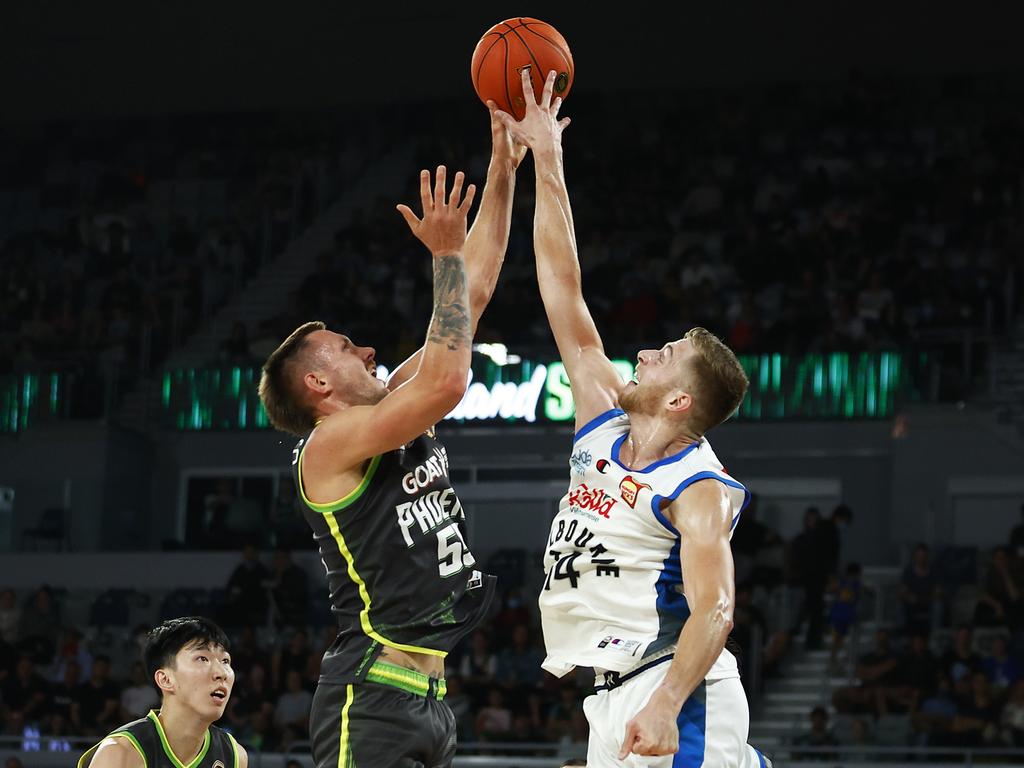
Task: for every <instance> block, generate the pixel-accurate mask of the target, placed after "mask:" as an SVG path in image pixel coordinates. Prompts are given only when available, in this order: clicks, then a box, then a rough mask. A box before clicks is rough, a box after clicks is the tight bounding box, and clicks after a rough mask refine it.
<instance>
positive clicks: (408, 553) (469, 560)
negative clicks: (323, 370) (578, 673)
mask: <svg viewBox="0 0 1024 768" xmlns="http://www.w3.org/2000/svg"><path fill="white" fill-rule="evenodd" d="M315 439H316V431H315V430H314V431H313V432H312V433H310V435H309V436H308V437H306V438H304V439H302V440H300V441H299V442H298V444H297V445H296V446H295V451H294V458H293V460H292V472H293V475H294V478H295V485H296V488H297V489H298V493H299V496H300V497H301V498H302V501H303V514H304V515H305V517H306V520H307V521H308V522H309V525H310V527H312V529H313V538H314V540H315V541H316V543H317V545H318V546H319V547H320V555H321V557H322V558H323V561H324V567H325V568H326V570H327V583H328V587H329V589H330V600H331V610H332V611H333V612H334V613H335V615H336V616H337V618H338V621H339V625H340V632H339V634H338V638H337V639H336V640H335V642H334V644H333V645H332V646H331V647H330V648H329V649H328V651H327V653H326V654H324V658H323V663H322V664H321V667H320V680H321V682H325V683H352V682H362V681H363V679H364V678H365V676H366V671H367V669H369V667H370V665H371V664H372V663H373V661H374V660H375V659H376V658H377V656H378V655H379V654H380V652H381V650H382V647H384V646H386V647H390V648H397V649H399V650H404V651H412V652H417V653H427V654H433V655H437V656H441V657H444V656H446V655H447V654H448V652H449V651H450V650H451V649H452V648H453V647H454V645H455V643H457V642H458V641H459V640H460V639H461V638H462V637H464V636H465V635H466V634H467V633H469V632H470V630H472V629H473V627H474V626H476V624H477V623H478V622H479V621H480V619H481V618H482V617H483V616H484V615H485V613H486V612H487V608H488V606H489V604H490V601H491V597H492V595H493V593H494V582H495V579H494V577H493V576H487V575H484V574H482V573H480V571H479V570H477V568H476V561H475V560H474V558H473V555H472V553H471V552H470V551H469V546H468V545H467V543H466V532H465V519H466V515H465V512H464V511H463V509H462V504H461V503H460V502H459V498H458V496H456V495H455V490H454V489H453V488H452V486H451V483H450V482H449V480H448V454H447V452H446V451H445V449H444V446H443V445H441V443H439V442H438V441H437V440H436V439H435V438H434V436H433V432H432V431H431V432H429V433H426V434H423V435H420V436H419V437H418V438H416V439H415V440H413V441H412V442H410V443H408V444H406V445H405V446H403V447H402V448H399V449H397V450H394V451H389V452H388V453H384V454H382V455H380V456H375V457H374V458H373V459H371V460H370V461H369V462H368V463H367V465H366V468H365V470H364V474H363V480H362V482H361V483H360V484H359V486H358V487H357V488H356V489H355V490H354V491H352V492H351V493H350V494H348V495H347V496H345V497H344V498H342V499H338V500H337V501H334V502H331V503H329V504H316V503H314V502H311V501H310V500H309V499H308V498H307V497H306V493H305V488H304V487H303V485H302V452H303V450H304V448H305V447H306V446H307V445H308V444H309V442H310V441H311V440H315Z"/></svg>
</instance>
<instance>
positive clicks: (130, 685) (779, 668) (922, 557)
mask: <svg viewBox="0 0 1024 768" xmlns="http://www.w3.org/2000/svg"><path fill="white" fill-rule="evenodd" d="M758 513H759V510H758V507H757V500H756V498H755V501H754V503H753V504H752V505H751V506H750V507H749V508H748V512H747V513H746V514H745V516H744V518H743V521H742V523H741V525H740V526H739V527H738V528H737V531H736V535H735V536H734V539H733V550H734V558H735V563H736V572H737V580H738V583H737V590H736V610H735V614H734V621H735V626H734V631H733V634H732V638H731V640H730V648H731V649H733V651H734V652H735V653H737V654H738V657H739V661H740V666H741V669H742V670H743V673H744V684H745V685H746V686H747V687H748V694H749V695H751V697H752V698H753V697H756V695H757V693H758V691H757V690H756V686H760V685H761V684H762V683H761V681H762V680H769V681H770V680H771V679H772V678H776V677H779V676H784V675H785V674H786V664H785V661H786V658H787V654H788V653H789V652H790V651H791V649H793V648H794V646H796V645H797V644H799V643H803V644H805V645H806V646H807V647H809V648H812V649H826V648H827V647H828V645H829V642H831V644H832V648H833V669H832V672H831V674H833V675H839V676H845V675H847V674H849V680H850V683H849V684H848V685H846V686H845V687H840V688H838V689H837V690H836V691H835V693H834V697H833V700H832V702H831V706H830V707H826V706H822V707H820V708H815V710H814V711H813V712H811V713H810V716H809V720H810V722H809V724H808V725H809V727H806V728H797V729H796V733H795V735H794V737H793V740H792V744H793V748H794V749H797V751H796V752H794V755H795V757H796V758H799V756H800V753H799V750H798V748H799V747H804V748H806V747H812V746H813V747H830V746H837V745H842V746H846V747H850V746H856V745H865V746H866V745H870V744H877V743H883V744H893V745H896V746H899V745H904V746H908V745H915V744H916V745H922V746H949V747H953V746H956V747H972V746H973V747H977V746H1024V653H1022V651H1024V610H1022V607H1024V567H1022V566H1021V559H1020V558H1021V553H1020V548H1021V544H1022V543H1024V523H1022V525H1021V526H1018V527H1017V528H1016V529H1015V530H1014V532H1013V534H1012V537H1011V541H1012V544H1013V546H1010V547H998V548H996V549H995V550H994V552H993V553H992V554H991V556H990V557H987V564H985V565H984V566H982V567H981V569H980V571H979V569H978V565H977V562H976V560H975V559H974V558H976V557H977V555H978V553H977V552H976V551H974V550H963V549H960V548H948V549H945V550H943V551H942V552H941V555H940V556H939V557H937V558H933V557H932V554H931V551H930V549H929V548H928V547H927V546H925V545H919V546H917V547H916V548H915V549H914V550H913V553H912V555H911V556H910V559H909V562H908V563H907V565H906V567H905V569H904V571H903V573H902V576H901V579H900V584H899V588H898V591H896V592H894V593H893V594H894V595H895V596H896V597H897V598H898V600H899V603H900V607H901V611H900V614H899V615H900V617H901V620H900V621H899V622H897V623H895V624H892V625H891V626H880V627H878V629H877V631H875V630H872V631H871V632H870V633H868V632H861V631H860V630H859V625H860V623H861V621H862V619H863V617H862V616H860V615H859V613H860V612H861V611H862V609H863V608H862V606H863V600H862V598H863V597H864V594H865V592H866V591H867V588H865V587H862V585H861V584H860V578H861V572H860V569H859V567H856V564H855V563H850V562H848V561H846V560H844V557H845V549H846V547H847V544H846V543H845V541H844V538H845V533H846V531H847V530H848V526H850V525H852V524H853V519H854V517H853V512H852V511H851V510H850V509H849V508H848V507H846V506H845V505H839V506H838V507H836V508H835V509H834V510H833V511H832V512H831V514H830V515H828V516H823V515H821V514H820V513H819V512H818V510H817V509H813V508H812V509H809V510H808V511H807V513H806V515H805V518H804V527H803V529H802V530H801V531H800V532H799V533H798V534H796V535H795V536H794V537H792V538H791V539H789V540H788V541H786V540H784V539H783V538H781V537H780V536H779V535H778V534H777V533H776V532H775V531H774V530H773V529H772V528H771V527H770V526H768V525H765V524H764V523H762V522H761V521H760V520H759V519H758ZM810 553H817V554H816V557H818V559H817V560H815V559H814V558H811V559H810V560H808V559H807V558H808V557H809V555H810ZM508 562H518V563H519V564H520V566H521V565H522V564H523V563H524V562H525V561H524V560H516V559H515V558H513V559H512V560H510V561H508ZM840 564H843V565H840ZM516 568H519V566H516ZM516 568H513V569H512V571H513V572H515V571H516ZM519 573H520V575H521V569H520V570H519ZM979 573H980V578H979V577H978V575H977V574H979ZM502 578H503V581H504V582H505V583H506V585H507V586H506V588H505V590H504V593H503V596H502V599H501V600H500V602H499V604H497V605H495V607H494V609H493V611H492V614H491V615H490V616H489V617H488V619H487V620H485V621H484V622H483V623H482V625H481V626H480V628H479V629H477V630H476V631H474V632H473V633H472V634H471V635H470V636H469V637H467V638H466V639H465V640H464V641H463V642H462V643H460V645H459V646H458V647H457V648H456V650H455V651H454V652H453V653H452V654H451V655H450V656H449V657H448V659H447V660H446V677H447V680H448V695H447V699H446V700H447V701H448V703H449V704H450V705H451V707H452V710H453V712H454V713H455V716H456V718H457V721H458V729H459V738H460V741H461V742H462V743H469V742H483V743H498V742H500V743H503V744H509V743H520V744H531V745H532V744H537V743H540V742H546V743H554V744H556V745H557V747H556V749H558V750H559V751H560V753H561V754H562V755H563V756H565V757H571V756H573V755H575V754H578V753H582V752H585V745H586V741H587V724H586V721H585V718H584V717H583V714H582V700H583V698H584V697H585V696H586V695H588V693H589V692H590V690H591V688H592V685H593V678H592V677H589V676H588V675H587V674H586V671H585V670H581V671H579V672H578V673H577V674H575V675H570V676H568V677H567V678H563V679H561V680H558V679H556V678H554V677H552V676H550V675H547V674H545V673H544V672H543V671H542V669H541V666H540V664H541V661H542V659H543V646H542V641H541V635H540V631H539V616H538V614H537V610H536V604H535V601H534V600H532V599H531V592H530V590H529V589H528V585H527V583H526V582H517V580H516V579H515V578H512V579H509V577H508V576H507V575H503V576H502ZM509 584H511V586H508V585H509ZM517 584H521V586H518V585H517ZM787 590H788V591H789V592H790V593H791V594H795V595H797V596H798V597H799V600H798V603H799V605H800V606H801V607H800V608H799V609H798V610H795V611H791V612H789V613H788V614H786V613H785V612H784V613H782V614H778V613H775V614H773V613H772V610H771V607H770V604H771V603H772V600H773V599H774V598H775V597H776V596H778V595H779V594H780V593H783V592H786V591H787ZM316 595H317V584H316V583H315V582H314V583H311V579H310V575H309V574H308V573H307V572H306V571H305V570H304V569H303V568H302V567H300V566H299V565H298V564H297V563H296V562H295V561H293V559H292V557H291V555H290V554H289V552H288V551H287V550H284V549H278V550H277V551H275V552H274V553H273V555H272V556H271V557H269V558H267V559H266V560H265V559H264V557H263V556H261V554H260V552H259V551H258V550H257V549H256V548H255V547H254V546H252V545H247V546H245V548H244V549H243V551H242V553H241V557H240V560H239V562H238V564H237V566H236V567H235V569H234V570H233V572H232V573H231V575H230V578H229V579H228V581H227V582H226V583H225V584H224V585H223V587H222V588H220V589H218V590H214V591H213V592H211V593H209V594H206V593H204V594H203V595H202V596H201V598H202V602H196V600H197V599H199V598H198V597H197V596H196V595H192V596H189V595H186V594H178V593H171V594H170V595H167V596H166V597H165V598H164V600H163V603H162V604H161V606H160V608H159V616H157V615H156V614H154V616H153V621H156V620H158V619H159V618H164V617H169V616H172V615H184V614H189V613H204V614H205V615H210V616H213V617H215V618H217V619H218V620H219V621H220V622H221V623H222V624H223V625H224V626H225V627H227V628H228V629H229V631H230V634H231V637H232V648H231V654H232V659H233V661H232V663H233V666H234V668H235V670H236V673H237V681H236V685H235V690H234V693H233V694H232V700H231V703H230V705H229V708H228V711H227V715H226V717H225V719H224V721H223V723H222V725H224V726H225V727H228V728H230V729H231V730H232V732H233V733H234V734H235V735H236V736H237V737H238V738H239V739H240V740H241V741H242V742H243V743H245V744H246V745H248V746H250V747H251V748H253V749H256V750H279V749H280V750H287V749H288V748H289V747H292V746H294V745H296V743H297V742H301V741H303V740H305V739H306V738H307V736H308V722H307V718H308V713H309V704H310V701H311V697H312V693H313V690H314V688H315V684H316V680H317V676H318V669H319V662H320V658H321V656H322V654H323V652H324V651H325V650H326V648H327V647H328V646H329V645H330V643H331V642H332V641H333V639H334V634H335V629H334V625H333V619H331V618H330V617H329V615H328V612H327V608H326V603H325V601H320V600H318V598H317V596H316ZM109 600H110V597H109V596H103V597H101V598H99V599H97V600H96V601H95V603H94V605H93V609H92V612H91V621H90V624H89V626H81V627H76V626H70V625H68V623H67V622H66V621H65V620H64V618H63V615H62V609H61V595H60V593H59V592H55V591H54V590H50V589H48V588H45V587H44V588H41V589H39V590H36V591H34V592H33V593H31V594H30V595H27V596H26V597H25V598H24V599H23V600H20V601H19V600H18V599H17V597H16V595H15V593H14V592H13V591H11V590H5V591H2V592H0V715H2V721H0V734H3V735H5V736H10V737H15V738H21V739H22V741H23V742H24V743H26V744H28V745H29V748H37V749H64V748H69V747H68V743H67V741H66V739H67V737H68V736H69V735H85V736H91V737H99V736H102V735H103V734H104V733H105V732H106V731H108V730H109V729H110V728H112V727H113V726H116V725H118V724H119V723H121V722H124V721H126V720H129V719H133V718H135V717H138V716H140V715H142V714H144V713H145V712H146V711H148V709H149V708H151V707H154V706H156V705H157V698H156V691H155V689H154V688H153V686H152V685H151V684H150V681H149V680H148V679H147V675H146V673H145V670H144V669H143V668H142V665H141V663H139V662H138V658H139V648H140V645H141V642H142V640H143V638H144V636H145V632H146V630H147V624H145V623H143V624H139V625H137V626H134V627H132V628H131V629H130V630H129V628H128V627H127V626H124V627H123V630H124V631H123V633H122V634H123V637H122V640H121V641H120V642H117V641H112V640H111V638H110V636H109V628H108V629H105V628H104V624H105V623H109V622H112V621H114V620H112V619H110V618H109V610H110V609H111V608H110V602H109ZM105 601H106V602H105ZM115 610H116V609H115ZM965 617H966V619H967V621H966V622H964V623H962V624H957V623H956V622H957V620H958V619H963V618H965ZM121 623H122V624H127V619H126V618H122V622H121ZM105 634H106V637H105V639H104V635H105ZM829 636H830V637H829ZM755 665H756V666H757V667H758V668H759V669H760V670H761V672H760V677H759V678H758V679H755V677H754V675H753V673H752V669H753V668H754V666H755ZM894 728H895V731H893V729H894ZM894 734H895V735H894ZM880 740H881V741H880ZM495 748H497V747H495ZM526 749H527V751H533V750H534V749H538V750H539V748H534V747H527V748H526ZM539 753H544V754H550V748H548V751H547V752H543V751H541V752H539Z"/></svg>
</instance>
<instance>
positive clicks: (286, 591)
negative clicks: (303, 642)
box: [270, 548, 309, 627]
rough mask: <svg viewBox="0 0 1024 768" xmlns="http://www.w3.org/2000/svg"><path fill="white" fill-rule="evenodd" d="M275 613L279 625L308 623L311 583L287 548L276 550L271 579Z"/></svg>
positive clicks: (290, 625)
mask: <svg viewBox="0 0 1024 768" xmlns="http://www.w3.org/2000/svg"><path fill="white" fill-rule="evenodd" d="M270 595H271V597H273V599H274V614H275V619H276V624H277V626H278V627H298V626H302V625H303V624H305V623H306V607H307V605H308V603H309V584H308V579H307V576H306V572H305V571H304V570H302V568H300V567H299V566H297V565H296V564H295V563H294V562H293V561H292V559H291V555H290V553H289V552H288V550H287V549H283V548H278V549H277V550H276V551H275V552H274V572H273V575H272V576H271V580H270Z"/></svg>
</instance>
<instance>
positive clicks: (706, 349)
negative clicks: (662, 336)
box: [683, 327, 750, 434]
mask: <svg viewBox="0 0 1024 768" xmlns="http://www.w3.org/2000/svg"><path fill="white" fill-rule="evenodd" d="M683 338H684V339H689V341H690V343H691V344H693V348H694V349H695V350H696V351H697V356H696V357H695V358H694V359H693V370H694V372H695V374H696V381H695V382H694V384H695V388H696V390H697V391H696V397H695V402H694V411H693V417H692V418H693V426H694V427H695V428H696V429H697V431H698V432H699V433H700V434H704V433H705V432H707V431H708V430H709V429H711V428H712V427H717V426H718V425H719V424H721V423H722V422H723V421H725V420H726V419H728V418H729V417H730V416H732V414H733V413H735V412H736V409H737V408H739V407H740V403H742V402H743V396H744V395H746V393H747V387H748V386H750V380H749V379H748V378H747V374H746V372H744V370H743V366H742V365H740V361H739V360H737V359H736V355H735V354H734V353H733V351H732V350H731V349H729V347H727V346H726V345H725V343H724V342H723V341H722V340H721V339H719V338H718V337H717V336H715V335H714V334H713V333H711V332H710V331H708V330H707V329H706V328H700V327H698V328H691V329H690V330H689V331H687V332H686V335H685V336H684V337H683Z"/></svg>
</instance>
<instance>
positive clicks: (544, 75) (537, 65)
mask: <svg viewBox="0 0 1024 768" xmlns="http://www.w3.org/2000/svg"><path fill="white" fill-rule="evenodd" d="M512 34H513V35H515V36H516V38H517V39H518V40H519V42H520V43H522V44H523V48H525V49H526V52H527V53H528V54H530V61H532V62H533V68H534V71H535V72H536V73H537V76H538V77H539V78H540V82H541V89H543V88H544V80H545V78H547V76H548V73H547V72H541V71H540V62H539V61H537V57H536V56H534V55H533V51H531V50H530V46H528V45H527V44H526V41H525V40H523V36H522V35H520V34H519V33H518V32H516V30H515V29H513V30H512ZM506 45H507V43H506ZM505 72H506V73H507V72H508V67H507V66H506V67H505ZM505 77H506V79H507V78H508V74H506V75H505ZM530 80H531V81H532V80H533V76H532V75H531V76H530ZM534 90H536V87H534ZM524 96H525V94H524ZM524 108H525V107H524Z"/></svg>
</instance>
